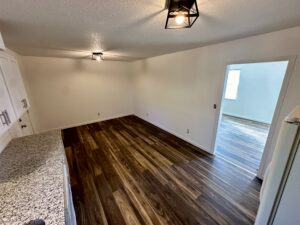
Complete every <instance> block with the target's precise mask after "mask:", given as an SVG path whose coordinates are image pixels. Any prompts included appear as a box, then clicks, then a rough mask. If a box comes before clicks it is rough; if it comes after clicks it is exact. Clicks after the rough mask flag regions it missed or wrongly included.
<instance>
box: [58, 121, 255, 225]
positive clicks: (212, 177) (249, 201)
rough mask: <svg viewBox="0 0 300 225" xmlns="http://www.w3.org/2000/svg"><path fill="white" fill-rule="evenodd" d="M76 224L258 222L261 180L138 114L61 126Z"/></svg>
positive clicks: (128, 224) (241, 223) (146, 224)
mask: <svg viewBox="0 0 300 225" xmlns="http://www.w3.org/2000/svg"><path fill="white" fill-rule="evenodd" d="M63 140H64V145H65V150H66V155H67V159H68V163H69V167H70V174H71V185H72V191H73V199H74V205H75V211H76V217H77V222H78V225H83V224H86V225H96V224H112V225H123V224H127V225H135V224H145V225H148V224H149V225H159V224H172V225H173V224H178V225H179V224H180V225H183V224H203V225H210V224H228V225H229V224H230V225H233V224H237V225H243V224H253V223H254V220H255V216H256V212H257V208H258V195H259V190H260V182H259V181H258V180H257V179H256V178H255V177H254V176H253V175H252V174H251V173H247V172H245V171H241V170H240V169H239V168H237V167H235V166H234V165H233V164H230V163H228V162H226V161H225V160H223V159H222V158H221V157H214V156H211V155H208V154H207V153H205V152H203V151H201V150H200V149H198V148H196V147H194V146H192V145H190V144H189V143H187V142H185V141H182V140H180V139H178V138H176V137H175V136H173V135H171V134H169V133H167V132H165V131H163V130H161V129H159V128H157V127H154V126H153V125H151V124H149V123H147V122H145V121H143V120H141V119H139V118H137V117H135V116H128V117H123V118H119V119H114V120H109V121H104V122H101V123H93V124H90V125H86V126H80V127H76V128H71V129H65V130H63Z"/></svg>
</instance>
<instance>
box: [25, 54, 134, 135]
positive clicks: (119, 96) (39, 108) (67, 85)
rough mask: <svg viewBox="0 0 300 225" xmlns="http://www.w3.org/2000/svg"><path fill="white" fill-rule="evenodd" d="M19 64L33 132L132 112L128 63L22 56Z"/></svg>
mask: <svg viewBox="0 0 300 225" xmlns="http://www.w3.org/2000/svg"><path fill="white" fill-rule="evenodd" d="M22 63H23V66H24V69H25V73H24V78H25V80H26V84H27V87H28V89H29V92H30V93H29V98H30V102H31V104H32V107H31V110H30V115H31V120H32V123H33V127H34V130H35V132H41V131H45V130H50V129H57V128H64V127H71V126H76V125H78V124H86V123H90V122H92V121H100V120H105V119H110V118H115V117H119V116H124V115H128V114H132V113H133V102H132V88H131V86H132V80H131V76H130V66H129V63H127V62H102V63H98V62H95V61H91V60H78V59H64V58H46V57H22ZM98 112H100V116H98Z"/></svg>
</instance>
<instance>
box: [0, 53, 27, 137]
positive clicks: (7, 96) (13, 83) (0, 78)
mask: <svg viewBox="0 0 300 225" xmlns="http://www.w3.org/2000/svg"><path fill="white" fill-rule="evenodd" d="M27 109H29V102H28V98H27V94H26V91H25V87H24V83H23V79H22V76H21V73H20V70H19V67H18V63H17V61H16V60H15V58H14V57H13V56H11V55H9V54H8V53H6V52H3V51H0V136H1V135H2V134H4V132H5V131H7V130H8V129H9V128H10V127H11V126H12V125H13V123H14V122H16V121H17V119H19V118H21V116H22V115H23V114H24V113H25V112H26V111H27Z"/></svg>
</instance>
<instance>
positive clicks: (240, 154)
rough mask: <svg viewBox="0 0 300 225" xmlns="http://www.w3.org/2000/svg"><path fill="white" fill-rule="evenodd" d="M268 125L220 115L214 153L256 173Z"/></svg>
mask: <svg viewBox="0 0 300 225" xmlns="http://www.w3.org/2000/svg"><path fill="white" fill-rule="evenodd" d="M269 128H270V125H268V124H264V123H260V122H255V121H251V120H246V119H242V118H237V117H233V116H228V115H222V120H221V124H220V127H219V130H218V139H217V148H216V154H217V155H219V156H220V157H223V158H224V159H225V160H228V161H229V162H232V163H234V164H235V165H237V166H239V167H241V168H243V169H246V170H248V171H250V172H252V173H253V174H254V175H256V174H257V170H258V168H259V164H260V161H261V157H262V154H263V151H264V147H265V144H266V141H267V137H268V133H269Z"/></svg>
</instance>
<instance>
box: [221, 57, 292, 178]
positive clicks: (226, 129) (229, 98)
mask: <svg viewBox="0 0 300 225" xmlns="http://www.w3.org/2000/svg"><path fill="white" fill-rule="evenodd" d="M287 66H288V61H277V62H261V63H248V64H231V65H229V66H228V73H227V74H226V75H227V76H226V80H225V86H224V87H225V92H224V94H223V99H222V106H221V115H220V124H219V128H218V131H217V132H218V134H217V140H216V154H218V155H220V156H221V157H223V158H224V159H225V160H228V161H230V162H232V163H233V164H235V165H237V166H239V167H241V168H242V169H246V170H248V171H250V172H252V173H253V174H254V175H256V174H257V171H258V169H259V165H260V161H261V158H262V155H263V152H264V149H265V145H266V142H267V138H268V134H269V131H270V126H271V124H272V120H273V115H274V113H275V110H276V106H277V103H278V99H279V97H280V91H281V88H282V84H283V81H284V77H285V75H286V69H287Z"/></svg>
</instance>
